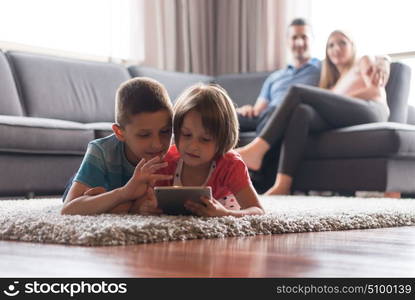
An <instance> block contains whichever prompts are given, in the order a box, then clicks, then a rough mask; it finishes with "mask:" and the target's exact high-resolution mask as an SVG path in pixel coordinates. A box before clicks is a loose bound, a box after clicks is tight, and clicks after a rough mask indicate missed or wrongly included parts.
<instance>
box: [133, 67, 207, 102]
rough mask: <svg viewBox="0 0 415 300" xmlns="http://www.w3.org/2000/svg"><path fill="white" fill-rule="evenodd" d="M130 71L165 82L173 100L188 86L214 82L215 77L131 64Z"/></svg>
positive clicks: (136, 75) (134, 74) (135, 74)
mask: <svg viewBox="0 0 415 300" xmlns="http://www.w3.org/2000/svg"><path fill="white" fill-rule="evenodd" d="M128 71H129V72H130V74H131V76H132V77H150V78H153V79H155V80H157V81H158V82H160V83H161V84H163V85H164V86H165V87H166V89H167V92H168V93H169V96H170V99H171V100H172V101H173V102H175V100H176V99H177V97H178V96H179V95H180V94H181V93H182V92H183V91H184V90H185V89H186V88H187V87H189V86H191V85H193V84H195V83H199V82H201V83H211V82H213V77H211V76H207V75H202V74H193V73H183V72H171V71H164V70H160V69H155V68H150V67H143V66H130V67H129V68H128Z"/></svg>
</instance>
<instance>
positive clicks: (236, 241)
mask: <svg viewBox="0 0 415 300" xmlns="http://www.w3.org/2000/svg"><path fill="white" fill-rule="evenodd" d="M0 258H1V259H0V277H415V226H413V227H396V228H386V229H371V230H351V231H337V232H312V233H298V234H281V235H272V236H256V237H247V238H227V239H210V240H191V241H183V242H164V243H155V244H141V245H134V246H117V247H77V246H62V245H51V244H36V243H25V242H11V241H0Z"/></svg>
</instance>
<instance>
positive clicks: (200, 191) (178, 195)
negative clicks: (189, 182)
mask: <svg viewBox="0 0 415 300" xmlns="http://www.w3.org/2000/svg"><path fill="white" fill-rule="evenodd" d="M154 192H155V194H156V198H157V202H158V207H159V208H160V209H161V210H162V211H163V213H165V214H168V215H190V214H192V213H191V212H190V211H188V210H187V209H186V208H185V207H184V202H186V201H187V200H191V201H196V202H199V203H201V200H200V197H201V196H206V197H209V198H211V197H212V189H211V187H210V186H163V187H160V186H157V187H155V188H154Z"/></svg>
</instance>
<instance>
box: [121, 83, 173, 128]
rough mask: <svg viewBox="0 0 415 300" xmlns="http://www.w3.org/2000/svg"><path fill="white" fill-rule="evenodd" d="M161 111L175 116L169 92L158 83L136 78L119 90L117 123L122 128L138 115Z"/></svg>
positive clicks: (122, 85)
mask: <svg viewBox="0 0 415 300" xmlns="http://www.w3.org/2000/svg"><path fill="white" fill-rule="evenodd" d="M159 110H166V111H167V112H168V113H169V114H170V115H171V116H172V115H173V107H172V104H171V101H170V98H169V95H168V93H167V90H166V89H165V88H164V86H163V85H162V84H161V83H159V82H158V81H156V80H154V79H151V78H146V77H136V78H132V79H129V80H127V81H125V82H124V83H122V84H121V85H120V87H119V88H118V90H117V93H116V96H115V121H116V122H117V124H118V125H119V126H120V127H121V128H124V127H125V125H127V124H128V123H129V122H130V121H131V117H132V116H134V115H136V114H139V113H144V112H150V113H152V112H157V111H159Z"/></svg>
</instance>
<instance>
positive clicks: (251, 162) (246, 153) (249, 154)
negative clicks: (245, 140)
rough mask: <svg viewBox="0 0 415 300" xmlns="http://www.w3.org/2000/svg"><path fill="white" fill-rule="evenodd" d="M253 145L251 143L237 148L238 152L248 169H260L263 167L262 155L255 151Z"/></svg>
mask: <svg viewBox="0 0 415 300" xmlns="http://www.w3.org/2000/svg"><path fill="white" fill-rule="evenodd" d="M254 150H255V149H253V147H250V146H249V145H247V146H245V147H241V148H237V149H235V151H236V152H238V153H239V154H240V155H241V157H242V160H243V161H244V163H245V164H246V166H247V167H248V169H250V170H253V171H258V170H259V169H261V165H262V156H260V155H258V152H256V151H254Z"/></svg>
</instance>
